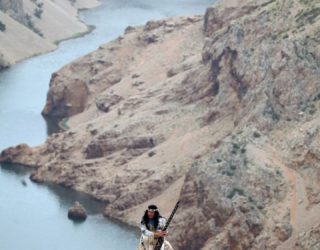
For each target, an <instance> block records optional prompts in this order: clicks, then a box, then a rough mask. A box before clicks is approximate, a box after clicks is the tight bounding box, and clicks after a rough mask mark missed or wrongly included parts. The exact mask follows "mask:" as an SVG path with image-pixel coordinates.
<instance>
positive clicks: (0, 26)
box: [0, 21, 6, 32]
mask: <svg viewBox="0 0 320 250" xmlns="http://www.w3.org/2000/svg"><path fill="white" fill-rule="evenodd" d="M5 30H6V25H5V24H4V23H2V22H1V21H0V31H2V32H4V31H5Z"/></svg>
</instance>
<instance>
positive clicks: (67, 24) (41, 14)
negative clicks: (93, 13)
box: [0, 0, 98, 69]
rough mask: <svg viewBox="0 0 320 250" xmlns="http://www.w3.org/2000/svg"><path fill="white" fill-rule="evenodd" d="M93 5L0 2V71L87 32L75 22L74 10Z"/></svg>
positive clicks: (81, 1) (49, 0) (64, 0)
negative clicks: (75, 35)
mask: <svg viewBox="0 0 320 250" xmlns="http://www.w3.org/2000/svg"><path fill="white" fill-rule="evenodd" d="M97 4H98V2H97V1H96V0H94V1H90V0H76V1H70V0H61V1H53V0H10V1H9V0H0V69H1V68H5V67H8V66H10V65H12V64H14V63H16V62H18V61H21V60H22V59H25V58H28V57H31V56H33V55H36V54H40V53H44V52H48V51H50V50H53V49H55V48H56V43H57V42H58V41H60V40H63V39H66V38H69V37H72V36H73V35H74V34H81V33H85V32H87V31H88V27H87V26H86V25H85V24H83V23H82V22H81V21H80V20H78V9H80V8H91V7H94V6H96V5H97Z"/></svg>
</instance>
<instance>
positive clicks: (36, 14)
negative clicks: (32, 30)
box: [34, 8, 43, 19]
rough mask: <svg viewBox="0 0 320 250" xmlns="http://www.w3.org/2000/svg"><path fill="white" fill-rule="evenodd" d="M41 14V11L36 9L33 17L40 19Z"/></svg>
mask: <svg viewBox="0 0 320 250" xmlns="http://www.w3.org/2000/svg"><path fill="white" fill-rule="evenodd" d="M42 13H43V10H42V9H40V8H36V9H35V10H34V15H35V16H36V17H37V18H39V19H40V18H41V16H42Z"/></svg>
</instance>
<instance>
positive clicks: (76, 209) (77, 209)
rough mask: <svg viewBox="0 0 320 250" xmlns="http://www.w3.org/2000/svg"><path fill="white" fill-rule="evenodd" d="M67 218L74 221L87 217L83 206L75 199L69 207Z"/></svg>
mask: <svg viewBox="0 0 320 250" xmlns="http://www.w3.org/2000/svg"><path fill="white" fill-rule="evenodd" d="M68 218H69V219H71V220H75V221H84V220H85V219H86V218H87V212H86V210H85V208H84V207H83V206H82V205H81V204H80V203H79V202H78V201H76V202H75V203H74V205H73V206H72V207H70V208H69V211H68Z"/></svg>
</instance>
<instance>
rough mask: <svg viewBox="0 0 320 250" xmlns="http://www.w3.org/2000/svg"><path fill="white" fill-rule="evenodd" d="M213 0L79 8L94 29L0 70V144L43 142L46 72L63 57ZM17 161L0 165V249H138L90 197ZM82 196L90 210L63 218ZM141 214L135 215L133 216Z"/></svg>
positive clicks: (132, 0) (121, 0) (142, 0)
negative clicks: (77, 218)
mask: <svg viewBox="0 0 320 250" xmlns="http://www.w3.org/2000/svg"><path fill="white" fill-rule="evenodd" d="M211 2H212V0H162V1H157V0H108V1H107V0H105V1H104V2H103V4H102V6H100V7H98V8H96V9H92V10H89V11H85V12H82V13H81V18H82V20H83V21H84V22H85V23H87V24H91V25H95V26H96V29H95V30H94V31H93V32H92V33H90V34H89V35H87V36H85V37H81V38H78V39H72V40H68V41H65V42H63V43H61V44H60V46H59V49H58V50H56V51H54V52H52V53H49V54H45V55H41V56H37V57H34V58H32V59H29V60H26V61H24V62H22V63H19V64H18V65H16V66H14V67H12V68H10V69H8V70H5V71H3V72H1V73H0V150H2V149H4V148H6V147H9V146H12V145H16V144H20V143H27V144H29V145H31V146H36V145H39V144H41V143H43V142H44V141H45V139H46V137H47V134H48V132H49V131H50V129H51V128H50V127H48V126H47V124H46V122H45V121H44V119H43V118H42V116H41V115H40V113H41V110H42V108H43V107H44V104H45V100H46V93H47V91H48V84H49V81H50V77H51V74H52V73H53V72H55V71H57V70H58V69H60V68H61V67H62V66H63V65H65V64H67V63H70V62H71V61H73V60H75V59H76V58H78V57H80V56H83V55H85V54H87V53H89V52H91V51H94V50H95V49H97V48H98V47H99V46H100V45H101V44H103V43H106V42H107V41H109V40H111V39H114V38H116V37H117V36H119V35H121V34H122V33H123V30H124V29H125V28H126V27H127V26H129V25H131V26H134V25H141V24H144V23H145V22H146V21H148V20H157V19H162V18H166V17H170V16H177V15H185V14H200V13H204V11H205V8H206V7H207V6H208V5H209V4H210V3H211ZM28 176H29V173H28V172H26V171H25V170H23V169H21V168H20V167H16V166H10V165H5V166H4V165H2V166H1V168H0V190H1V191H0V221H1V224H0V225H1V226H0V249H1V250H20V249H26V250H44V249H46V250H51V249H52V250H57V249H61V250H63V249H66V250H88V249H95V250H100V249H101V250H102V249H111V250H112V249H124V250H127V249H128V250H129V249H136V245H137V240H138V235H137V232H136V231H135V230H133V229H132V228H126V227H124V226H123V225H119V224H117V223H115V222H113V221H110V220H107V219H105V218H103V217H102V216H101V215H100V213H99V212H100V210H101V208H100V205H99V204H95V203H94V202H93V201H92V199H89V198H88V197H83V195H80V194H78V193H75V192H72V191H70V190H65V189H62V188H59V187H48V186H44V185H37V184H34V183H32V182H30V180H29V178H28ZM77 199H78V200H79V199H80V200H81V201H82V202H83V203H84V204H86V208H87V209H88V210H89V212H90V214H91V216H89V218H88V219H87V221H86V222H85V223H82V224H75V223H73V222H71V221H69V220H68V219H67V218H66V214H67V209H68V207H69V206H70V205H71V204H72V203H73V202H74V200H77ZM138 219H139V218H137V220H138Z"/></svg>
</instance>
